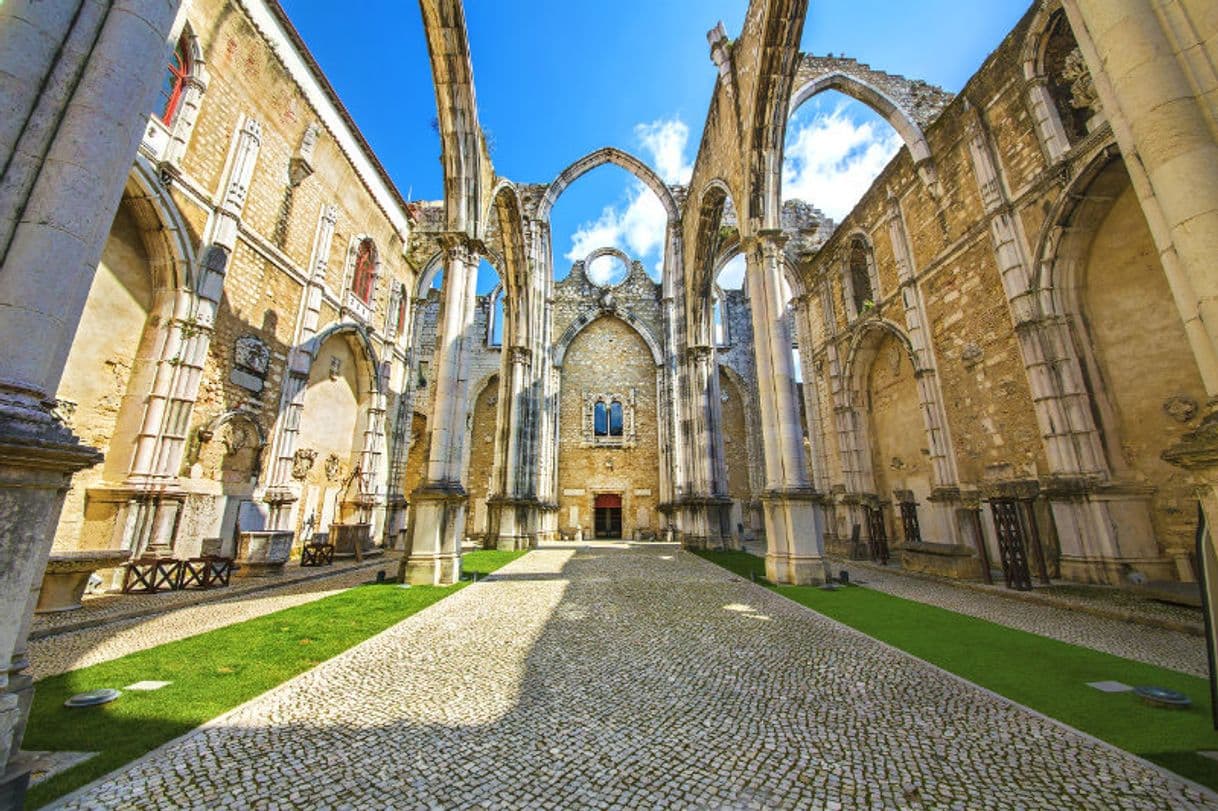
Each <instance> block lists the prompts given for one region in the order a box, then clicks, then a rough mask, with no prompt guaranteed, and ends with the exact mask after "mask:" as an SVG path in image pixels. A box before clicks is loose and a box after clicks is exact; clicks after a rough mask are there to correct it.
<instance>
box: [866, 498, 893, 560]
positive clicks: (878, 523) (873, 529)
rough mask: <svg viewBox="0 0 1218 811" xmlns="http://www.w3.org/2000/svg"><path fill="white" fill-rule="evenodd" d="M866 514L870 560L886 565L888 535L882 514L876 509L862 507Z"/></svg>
mask: <svg viewBox="0 0 1218 811" xmlns="http://www.w3.org/2000/svg"><path fill="white" fill-rule="evenodd" d="M863 510H864V511H865V512H866V514H867V548H868V551H869V552H870V553H871V559H872V560H873V561H875V562H876V563H879V564H881V565H883V566H887V565H888V533H887V531H886V530H885V529H884V513H883V512H882V511H881V510H880V509H879V508H878V507H863Z"/></svg>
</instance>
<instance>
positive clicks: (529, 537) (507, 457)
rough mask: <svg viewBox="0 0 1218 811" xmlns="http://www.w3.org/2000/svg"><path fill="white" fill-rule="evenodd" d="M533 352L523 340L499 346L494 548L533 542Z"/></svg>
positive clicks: (519, 546)
mask: <svg viewBox="0 0 1218 811" xmlns="http://www.w3.org/2000/svg"><path fill="white" fill-rule="evenodd" d="M532 360H533V353H532V351H531V350H529V349H527V348H525V347H523V346H512V347H508V349H507V350H506V351H505V352H504V359H503V367H504V368H503V369H502V370H501V371H500V381H501V382H500V385H499V413H498V415H497V419H496V425H498V426H499V431H498V432H497V433H496V436H495V468H496V470H495V475H494V477H493V480H494V488H495V490H494V492H492V493H491V497H490V498H489V499H487V502H488V504H489V506H490V510H491V515H490V521H491V524H490V531H491V535H492V536H493V537H494V538H495V547H496V548H497V549H508V550H511V549H529V548H531V547H533V546H535V545H536V539H537V529H538V526H537V505H538V500H537V497H536V495H535V493H534V487H533V485H534V482H535V481H536V476H535V475H534V470H533V458H534V454H533V453H532V452H531V440H532V437H533V436H534V432H533V430H532V428H531V426H532V423H533V421H534V418H535V412H536V409H535V407H534V403H533V400H534V398H533V394H532V392H531V391H530V388H531V386H532V379H531V374H530V370H531V366H532Z"/></svg>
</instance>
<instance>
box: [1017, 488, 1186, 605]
mask: <svg viewBox="0 0 1218 811" xmlns="http://www.w3.org/2000/svg"><path fill="white" fill-rule="evenodd" d="M1049 508H1050V510H1051V511H1052V514H1053V523H1054V525H1055V526H1056V528H1057V538H1058V543H1059V544H1060V546H1061V576H1062V577H1063V578H1065V579H1067V580H1075V581H1078V582H1082V583H1102V584H1107V585H1112V586H1128V585H1130V581H1129V575H1130V574H1131V573H1133V572H1135V571H1136V572H1141V573H1142V574H1144V575H1145V576H1146V578H1147V579H1148V580H1173V579H1175V568H1176V567H1175V564H1174V562H1173V561H1172V560H1171V559H1170V558H1167V557H1164V556H1163V555H1162V554H1161V553H1160V551H1159V548H1158V543H1157V542H1156V540H1155V534H1154V529H1153V526H1152V525H1151V521H1150V511H1149V505H1148V503H1147V497H1146V496H1145V495H1142V494H1128V493H1096V492H1093V493H1085V494H1080V495H1076V496H1070V495H1059V494H1051V495H1049ZM1029 562H1030V563H1031V562H1032V561H1029Z"/></svg>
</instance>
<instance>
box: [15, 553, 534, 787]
mask: <svg viewBox="0 0 1218 811" xmlns="http://www.w3.org/2000/svg"><path fill="white" fill-rule="evenodd" d="M522 554H524V553H523V552H513V553H504V552H473V553H470V554H468V555H466V556H465V560H466V561H468V562H469V563H468V566H467V569H468V570H469V571H481V572H485V573H487V574H489V573H490V572H492V571H494V570H495V569H497V568H499V567H500V566H503V565H505V564H507V563H510V562H511V561H512V560H515V559H516V558H518V557H520V556H521V555H522ZM481 576H482V575H481V574H480V575H479V577H481ZM395 585H397V584H395V583H391V582H387V583H384V584H375V583H373V584H365V585H362V586H356V587H355V588H352V589H348V590H347V591H344V592H341V593H339V594H335V595H332V596H330V597H325V598H322V599H320V600H317V601H316V602H312V603H308V604H306V605H300V606H296V607H294V608H288V609H284V610H282V611H277V612H275V613H273V614H267V615H265V616H262V617H258V618H255V619H252V620H247V621H246V622H241V623H237V624H234V625H229V626H227V627H224V628H217V629H215V630H213V631H208V632H206V633H202V634H198V635H196V636H192V637H187V638H185V639H180V640H178V641H176V642H170V643H167V644H165V645H160V646H158V647H155V648H150V649H148V650H143V651H138V652H136V653H132V654H130V655H128V656H124V657H122V658H120V659H114V660H111V661H109V662H102V663H100V664H96V665H92V666H90V667H85V668H81V669H79V670H73V671H69V672H67V673H62V674H60V675H57V676H52V677H50V678H47V679H43V680H42V681H39V682H38V683H37V684H36V685H35V693H34V705H33V709H32V710H31V713H30V722H29V727H28V730H27V732H26V736H25V741H24V748H25V749H27V750H50V751H69V750H70V751H88V752H99V753H100V754H98V755H97V756H96V757H94V758H91V759H90V760H88V761H86V762H84V763H82V764H80V765H77V766H75V767H73V768H71V769H68V770H66V771H64V772H63V773H61V774H58V775H55V776H54V777H52V778H50V779H49V780H47V781H46V782H44V783H41V784H39V785H38V786H35V787H34V788H32V789H31V790H30V792H29V795H28V796H27V800H26V807H27V808H37V807H39V806H41V805H44V804H46V803H48V802H50V801H52V800H54V799H55V798H57V797H61V796H63V795H64V794H66V793H68V792H70V791H73V790H74V789H76V788H78V787H80V786H82V785H84V784H85V783H88V782H90V781H91V780H94V779H96V778H98V777H100V776H102V775H103V774H106V773H107V772H109V771H112V770H113V769H116V768H118V767H119V766H122V765H123V764H125V763H128V762H130V761H132V760H134V759H136V758H138V757H140V756H141V755H143V754H145V753H146V752H149V751H151V750H152V749H155V748H156V747H158V746H160V745H161V744H163V743H165V742H167V741H170V740H172V739H173V738H176V737H178V736H180V735H183V734H185V733H187V732H189V731H190V730H191V729H194V728H195V727H197V726H199V725H200V724H203V723H205V722H207V721H209V720H211V719H212V718H215V717H217V716H219V715H221V714H223V713H225V712H227V711H228V710H230V709H232V708H234V707H236V706H238V705H239V704H242V703H244V702H246V701H249V700H250V699H252V698H254V697H255V696H257V695H260V694H261V693H264V692H266V691H267V690H270V689H271V688H273V687H275V686H276V685H279V684H281V683H283V682H285V681H287V680H288V679H290V678H292V677H293V676H296V675H298V674H300V673H303V672H304V671H306V670H309V669H311V668H313V667H315V666H317V665H318V664H321V662H323V661H325V660H326V659H329V658H331V657H333V656H336V655H338V654H339V653H342V652H343V651H344V650H346V649H347V648H350V647H352V646H353V645H356V644H358V643H360V642H362V641H364V640H365V639H367V638H369V637H371V636H374V635H375V634H377V633H380V632H381V631H383V630H385V629H386V628H388V627H390V626H391V625H394V624H396V623H398V622H400V621H401V620H403V619H405V618H406V617H408V616H410V615H411V614H415V613H417V612H419V611H422V610H423V609H424V608H427V607H428V606H430V605H432V604H434V603H436V602H438V601H439V600H441V599H443V598H444V597H447V596H448V595H450V594H453V593H455V592H456V591H458V590H460V589H461V588H464V587H465V586H466V585H468V583H466V582H462V583H459V584H457V585H455V586H449V587H435V586H415V587H413V588H409V589H401V588H385V586H395ZM216 608H217V610H222V609H223V606H222V605H217V606H216ZM146 679H155V680H159V681H168V682H170V684H169V685H168V686H166V687H163V688H161V689H159V690H155V691H151V692H137V691H124V693H123V695H122V697H121V698H119V699H118V700H117V701H115V702H113V703H110V704H105V705H102V706H100V707H90V708H82V709H68V708H66V707H64V706H63V702H64V701H66V700H67V699H68V698H69V697H71V696H72V695H75V694H76V693H81V692H85V691H88V690H98V689H101V688H105V687H114V688H119V689H121V688H123V687H125V686H126V685H129V684H133V683H134V682H137V681H142V680H146Z"/></svg>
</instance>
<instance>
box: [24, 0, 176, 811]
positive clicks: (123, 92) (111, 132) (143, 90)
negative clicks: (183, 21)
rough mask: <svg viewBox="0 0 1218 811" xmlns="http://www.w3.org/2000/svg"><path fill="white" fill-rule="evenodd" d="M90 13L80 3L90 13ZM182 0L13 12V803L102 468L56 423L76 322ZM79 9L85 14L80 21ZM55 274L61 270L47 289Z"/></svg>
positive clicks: (35, 6)
mask: <svg viewBox="0 0 1218 811" xmlns="http://www.w3.org/2000/svg"><path fill="white" fill-rule="evenodd" d="M77 6H79V8H77ZM178 6H179V2H177V0H160V1H159V2H152V3H150V2H146V0H145V1H142V2H141V1H140V0H112V2H108V3H102V2H97V3H87V4H86V3H79V4H77V3H67V2H64V3H40V2H32V1H31V0H13V2H6V3H4V4H3V5H0V75H3V76H4V77H5V96H6V115H5V116H3V117H0V118H2V119H3V120H0V166H3V167H4V171H3V176H2V177H0V189H2V190H3V191H0V312H3V317H2V318H0V346H3V347H5V351H3V352H0V515H2V516H4V521H3V522H2V523H0V768H2V769H3V773H2V774H0V808H4V809H7V808H20V807H21V805H22V802H23V797H24V789H25V785H26V780H27V774H26V770H27V769H28V765H23V764H22V763H21V761H20V760H19V759H18V758H17V757H16V755H17V752H18V750H19V749H20V746H21V740H20V737H21V732H22V730H23V729H24V722H25V718H26V717H27V716H28V712H29V702H30V700H31V699H32V695H33V692H32V689H31V687H30V680H29V678H28V677H27V676H24V675H22V674H21V673H20V670H21V668H22V667H24V662H21V661H14V654H15V653H18V652H20V651H24V650H25V637H26V635H27V633H28V621H29V614H30V610H31V609H32V605H33V604H32V602H31V599H30V598H31V592H32V591H33V590H34V589H35V588H36V586H37V584H38V582H39V581H40V578H41V576H42V572H43V569H44V568H45V565H46V559H47V556H48V555H49V553H50V548H51V540H52V537H53V536H54V532H55V524H56V522H57V520H58V518H59V512H60V508H61V506H62V504H63V496H64V493H65V492H66V490H67V488H68V486H69V484H70V482H71V477H72V474H74V473H75V472H76V471H78V470H81V469H83V468H85V467H88V466H90V465H93V464H96V463H97V462H98V461H99V460H100V455H99V454H98V453H97V452H96V451H94V450H93V449H91V448H87V447H84V446H82V445H81V444H80V443H79V440H78V439H77V438H76V437H75V436H73V435H72V433H71V432H70V431H68V430H67V429H66V428H64V427H63V425H62V424H61V423H60V422H59V421H58V420H57V419H56V418H55V417H54V416H52V409H53V407H54V402H53V399H52V398H53V397H54V394H55V391H56V390H57V388H58V386H59V380H60V377H61V376H62V374H63V367H64V363H65V361H66V359H67V356H68V352H69V350H70V348H71V345H72V338H73V336H74V334H75V331H76V325H77V324H78V322H79V321H80V315H81V312H82V311H83V310H84V305H85V299H86V298H87V296H88V294H89V288H90V285H91V284H92V281H93V275H94V273H95V272H96V269H97V263H98V261H99V259H100V258H101V253H102V249H103V247H104V246H105V240H106V235H107V233H108V230H109V226H110V223H111V221H112V219H113V216H114V212H115V210H116V209H117V207H118V203H119V199H120V197H121V195H122V191H123V187H124V185H125V183H126V180H127V175H128V173H129V172H130V170H131V165H132V163H133V162H134V160H135V154H136V149H137V148H138V146H139V141H140V136H141V135H142V134H143V130H144V126H145V124H146V122H147V118H148V112H149V111H148V109H147V102H148V100H149V99H151V98H152V94H153V92H154V90H155V88H156V86H157V84H158V82H160V80H161V75H162V71H163V70H164V65H165V64H166V62H165V59H166V58H167V57H168V53H169V48H170V42H171V41H172V30H173V27H174V22H175V17H176V16H177V12H178ZM77 12H79V13H77ZM48 269H50V272H53V273H54V279H53V283H48V276H47V273H48Z"/></svg>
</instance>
